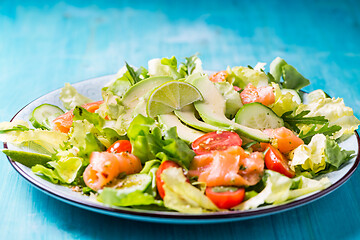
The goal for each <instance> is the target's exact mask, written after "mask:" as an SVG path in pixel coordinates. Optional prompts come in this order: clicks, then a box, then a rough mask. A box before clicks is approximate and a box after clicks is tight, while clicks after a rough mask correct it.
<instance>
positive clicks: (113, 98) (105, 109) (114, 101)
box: [96, 92, 125, 120]
mask: <svg viewBox="0 0 360 240" xmlns="http://www.w3.org/2000/svg"><path fill="white" fill-rule="evenodd" d="M103 99H104V103H102V104H101V105H100V106H99V109H98V110H97V111H96V112H97V113H98V114H99V115H100V116H101V117H102V118H104V119H105V118H109V119H112V120H116V119H118V118H119V116H120V115H121V114H122V113H123V112H124V109H125V108H124V106H123V105H122V104H121V98H120V97H119V96H117V95H114V94H113V93H111V92H105V93H104V94H103Z"/></svg>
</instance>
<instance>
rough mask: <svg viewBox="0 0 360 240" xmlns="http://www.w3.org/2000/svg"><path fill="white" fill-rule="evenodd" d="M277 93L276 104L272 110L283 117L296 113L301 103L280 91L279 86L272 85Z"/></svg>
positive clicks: (289, 94)
mask: <svg viewBox="0 0 360 240" xmlns="http://www.w3.org/2000/svg"><path fill="white" fill-rule="evenodd" d="M272 87H273V88H274V93H275V103H273V104H272V105H271V106H270V108H271V109H272V110H273V111H274V112H275V113H276V114H277V115H278V116H281V115H283V114H284V113H286V112H289V111H294V110H295V109H296V108H297V107H298V106H299V103H297V102H296V100H295V99H294V96H293V95H292V94H291V93H290V92H287V93H283V92H282V91H281V89H280V86H279V84H276V83H272Z"/></svg>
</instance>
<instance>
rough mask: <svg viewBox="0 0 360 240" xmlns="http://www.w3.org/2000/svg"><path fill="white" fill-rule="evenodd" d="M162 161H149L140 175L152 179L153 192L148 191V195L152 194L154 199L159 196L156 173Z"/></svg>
mask: <svg viewBox="0 0 360 240" xmlns="http://www.w3.org/2000/svg"><path fill="white" fill-rule="evenodd" d="M160 164H161V161H159V160H157V159H154V160H150V161H147V162H146V163H145V166H144V167H143V169H142V170H141V172H140V173H145V174H148V175H149V176H150V177H151V191H147V192H148V193H149V192H150V194H152V195H153V196H154V197H156V195H157V188H156V171H157V170H158V168H159V166H160Z"/></svg>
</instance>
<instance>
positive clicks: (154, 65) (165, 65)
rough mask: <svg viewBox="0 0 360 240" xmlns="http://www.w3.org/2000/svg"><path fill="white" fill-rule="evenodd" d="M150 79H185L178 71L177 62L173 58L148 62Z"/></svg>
mask: <svg viewBox="0 0 360 240" xmlns="http://www.w3.org/2000/svg"><path fill="white" fill-rule="evenodd" d="M148 69H149V75H150V77H156V76H170V77H172V78H174V79H180V78H183V77H184V76H182V75H181V74H180V73H179V72H178V70H177V60H176V58H175V57H174V56H173V57H171V58H162V59H159V58H154V59H151V60H150V61H149V62H148Z"/></svg>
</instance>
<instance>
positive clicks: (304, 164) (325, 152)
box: [290, 134, 354, 175]
mask: <svg viewBox="0 0 360 240" xmlns="http://www.w3.org/2000/svg"><path fill="white" fill-rule="evenodd" d="M353 153H354V152H353V151H346V150H343V149H341V147H340V146H339V145H338V144H337V143H336V142H335V140H333V139H330V138H329V137H326V136H324V135H323V134H316V135H314V136H313V137H312V139H311V142H310V143H309V144H308V145H305V144H303V145H300V146H299V147H297V148H296V149H295V150H294V151H293V152H292V153H291V154H290V160H291V161H290V167H291V168H292V169H293V170H295V168H296V167H297V166H300V167H301V168H302V169H303V170H305V171H309V172H310V173H311V174H312V175H315V174H316V173H318V172H320V171H322V170H327V171H332V170H336V169H338V168H339V167H340V166H341V165H342V164H343V163H344V162H346V161H348V160H349V159H351V157H352V154H353Z"/></svg>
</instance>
